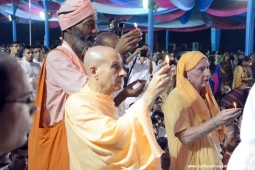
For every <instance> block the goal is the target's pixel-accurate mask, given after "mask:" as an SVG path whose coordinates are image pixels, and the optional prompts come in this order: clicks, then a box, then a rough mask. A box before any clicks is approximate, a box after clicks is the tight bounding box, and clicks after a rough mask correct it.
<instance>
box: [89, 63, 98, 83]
mask: <svg viewBox="0 0 255 170" xmlns="http://www.w3.org/2000/svg"><path fill="white" fill-rule="evenodd" d="M89 71H90V74H91V75H92V76H93V77H94V78H95V79H96V80H98V74H97V68H96V67H95V66H90V67H89Z"/></svg>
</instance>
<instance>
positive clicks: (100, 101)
mask: <svg viewBox="0 0 255 170" xmlns="http://www.w3.org/2000/svg"><path fill="white" fill-rule="evenodd" d="M121 62H122V60H121V57H120V55H119V54H118V52H117V51H116V50H114V49H113V48H110V47H104V46H95V47H92V48H90V49H89V50H88V51H87V53H86V55H85V58H84V63H85V70H86V73H87V75H88V83H87V84H86V85H85V86H84V87H83V88H82V89H81V90H80V91H78V92H76V93H74V94H73V95H71V96H70V97H69V98H68V99H67V101H66V105H65V125H66V132H67V141H68V151H69V156H70V169H75V170H82V169H84V168H86V169H97V170H105V169H155V170H156V169H160V156H161V154H162V152H163V151H162V150H161V149H160V147H159V145H158V144H157V141H156V139H155V136H154V133H153V128H152V124H151V120H150V114H149V112H150V110H151V107H152V106H153V102H154V100H155V98H156V97H157V96H158V95H160V94H161V93H162V92H163V91H164V89H165V88H166V87H167V86H168V85H169V83H170V75H171V70H170V67H169V66H168V65H165V66H164V67H162V68H161V70H159V72H157V73H156V74H155V75H154V77H153V79H152V80H151V82H150V84H149V87H148V89H147V90H146V92H145V94H144V95H143V97H142V98H141V99H140V100H138V101H137V102H136V103H135V104H134V105H132V106H131V107H130V108H129V109H128V110H127V111H126V114H125V115H123V116H122V117H120V118H118V113H117V108H116V107H115V105H114V102H113V96H112V93H113V92H114V91H117V90H119V89H121V87H122V79H123V78H124V77H125V76H126V72H125V71H124V70H123V68H122V65H121Z"/></svg>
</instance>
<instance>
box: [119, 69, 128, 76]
mask: <svg viewBox="0 0 255 170" xmlns="http://www.w3.org/2000/svg"><path fill="white" fill-rule="evenodd" d="M120 75H121V76H122V75H123V77H126V76H127V72H126V71H125V70H124V69H123V68H122V69H121V71H120Z"/></svg>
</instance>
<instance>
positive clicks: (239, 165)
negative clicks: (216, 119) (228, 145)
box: [227, 85, 255, 170]
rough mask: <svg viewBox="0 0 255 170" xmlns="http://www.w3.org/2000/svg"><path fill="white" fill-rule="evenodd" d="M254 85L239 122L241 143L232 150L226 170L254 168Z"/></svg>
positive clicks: (248, 169)
mask: <svg viewBox="0 0 255 170" xmlns="http://www.w3.org/2000/svg"><path fill="white" fill-rule="evenodd" d="M254 94H255V85H253V87H252V88H251V90H250V93H249V96H248V98H247V100H246V103H245V106H244V111H243V119H242V124H241V134H240V137H241V143H240V144H239V145H238V146H237V148H236V149H235V150H234V152H233V154H232V156H231V157H230V160H229V162H228V167H227V169H228V170H254V169H255V133H254V129H255V105H254V101H255V95H254Z"/></svg>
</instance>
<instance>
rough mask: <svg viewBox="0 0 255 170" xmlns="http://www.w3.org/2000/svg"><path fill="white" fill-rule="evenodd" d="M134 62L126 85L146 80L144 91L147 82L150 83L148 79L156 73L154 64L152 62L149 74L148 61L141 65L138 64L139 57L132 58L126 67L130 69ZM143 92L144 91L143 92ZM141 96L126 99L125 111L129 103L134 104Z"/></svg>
mask: <svg viewBox="0 0 255 170" xmlns="http://www.w3.org/2000/svg"><path fill="white" fill-rule="evenodd" d="M135 60H136V63H135V65H134V67H133V69H132V71H131V73H130V75H129V79H128V83H127V84H130V83H132V82H134V81H136V80H138V79H140V80H146V85H145V90H146V88H147V85H148V84H149V81H150V77H151V76H152V75H153V74H154V73H155V72H156V71H157V70H156V64H155V62H153V61H152V74H150V73H149V70H148V68H149V65H150V60H149V59H147V60H145V61H144V62H143V63H141V62H140V60H139V57H134V58H133V59H132V60H131V62H130V63H129V65H128V68H129V69H131V67H132V65H133V63H134V61H135ZM137 87H138V86H134V88H137ZM145 90H144V91H145ZM142 95H143V93H142V94H140V95H139V96H138V97H128V98H127V99H126V100H125V107H126V109H127V108H129V105H130V104H131V103H134V102H136V101H137V100H138V99H140V98H141V96H142Z"/></svg>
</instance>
